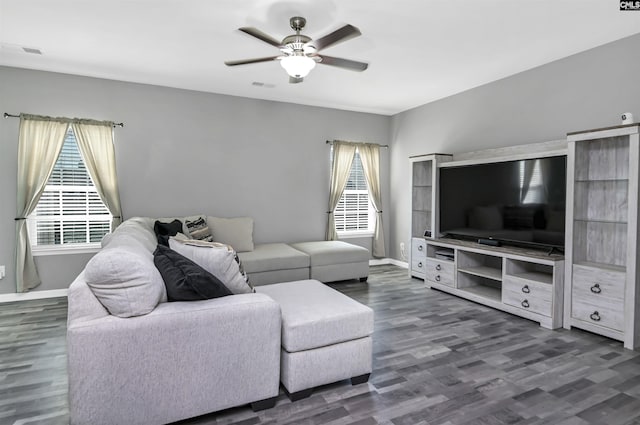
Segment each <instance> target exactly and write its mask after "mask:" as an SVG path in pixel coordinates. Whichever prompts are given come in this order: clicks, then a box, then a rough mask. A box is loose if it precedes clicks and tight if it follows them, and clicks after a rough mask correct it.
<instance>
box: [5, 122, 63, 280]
mask: <svg viewBox="0 0 640 425" xmlns="http://www.w3.org/2000/svg"><path fill="white" fill-rule="evenodd" d="M68 127H69V123H68V122H60V121H57V120H55V119H51V118H47V117H38V116H35V115H26V114H20V134H19V137H18V188H17V192H18V193H17V215H16V292H27V291H29V290H30V289H33V288H35V287H36V286H38V285H39V284H40V276H38V271H37V270H36V264H35V262H34V261H33V255H32V254H31V243H30V241H29V234H28V231H27V221H26V218H27V217H28V216H29V214H31V213H32V212H33V210H34V209H35V208H36V206H37V205H38V201H39V200H40V196H41V195H42V192H44V188H45V186H46V185H47V181H48V180H49V177H50V176H51V173H52V172H53V167H54V165H55V163H56V160H57V159H58V156H59V155H60V151H61V150H62V144H63V143H64V138H65V134H66V133H67V129H68Z"/></svg>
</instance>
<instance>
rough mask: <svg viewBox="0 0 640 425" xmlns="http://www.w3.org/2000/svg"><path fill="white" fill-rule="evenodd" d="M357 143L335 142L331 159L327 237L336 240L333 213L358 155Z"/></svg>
mask: <svg viewBox="0 0 640 425" xmlns="http://www.w3.org/2000/svg"><path fill="white" fill-rule="evenodd" d="M356 146H357V145H356V144H355V143H349V142H341V141H337V140H336V141H334V142H333V158H332V160H331V186H330V191H329V209H328V211H327V212H328V214H327V215H328V220H327V233H326V236H325V239H326V240H328V241H335V240H336V239H338V233H337V232H336V221H335V216H334V215H333V214H334V212H335V210H336V207H337V206H338V202H340V197H341V196H342V192H344V188H345V186H346V185H347V181H348V180H349V173H350V171H351V164H352V163H353V158H354V156H355V155H356Z"/></svg>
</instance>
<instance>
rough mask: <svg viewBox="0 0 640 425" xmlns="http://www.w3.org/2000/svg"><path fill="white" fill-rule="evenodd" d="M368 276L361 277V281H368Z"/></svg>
mask: <svg viewBox="0 0 640 425" xmlns="http://www.w3.org/2000/svg"><path fill="white" fill-rule="evenodd" d="M367 277H368V276H365V277H361V278H360V282H366V281H367Z"/></svg>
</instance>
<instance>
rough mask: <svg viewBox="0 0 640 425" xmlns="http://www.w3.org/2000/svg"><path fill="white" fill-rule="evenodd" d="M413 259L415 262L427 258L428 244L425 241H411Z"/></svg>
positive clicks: (419, 239)
mask: <svg viewBox="0 0 640 425" xmlns="http://www.w3.org/2000/svg"><path fill="white" fill-rule="evenodd" d="M411 258H412V259H415V260H417V259H425V258H427V243H426V242H425V240H424V239H421V238H413V239H411Z"/></svg>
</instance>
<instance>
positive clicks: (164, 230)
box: [153, 218, 182, 246]
mask: <svg viewBox="0 0 640 425" xmlns="http://www.w3.org/2000/svg"><path fill="white" fill-rule="evenodd" d="M153 231H154V232H155V233H156V238H157V239H158V243H159V244H160V245H164V246H169V237H170V236H175V235H177V234H178V233H179V232H182V222H181V221H180V220H178V219H177V218H176V219H175V220H173V221H172V222H171V223H163V222H161V221H158V220H156V222H155V224H154V225H153Z"/></svg>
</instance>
